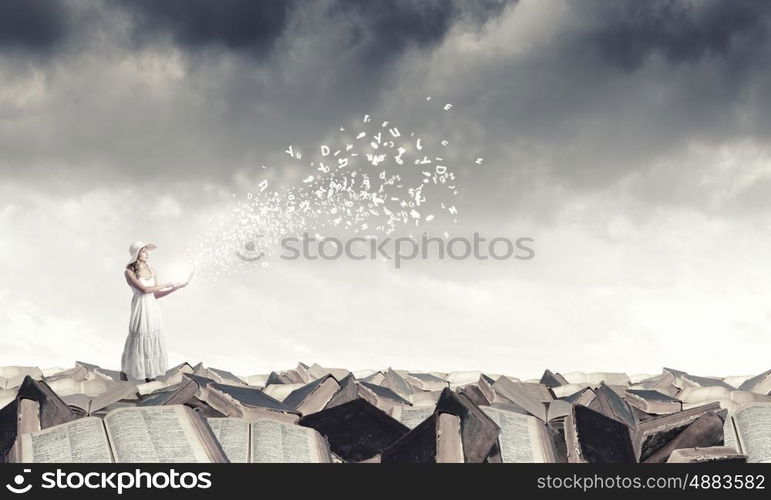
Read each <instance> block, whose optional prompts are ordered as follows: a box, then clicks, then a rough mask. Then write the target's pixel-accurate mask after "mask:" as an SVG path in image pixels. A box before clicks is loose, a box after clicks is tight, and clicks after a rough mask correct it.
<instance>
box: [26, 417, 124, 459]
mask: <svg viewBox="0 0 771 500" xmlns="http://www.w3.org/2000/svg"><path fill="white" fill-rule="evenodd" d="M21 448H22V451H21V459H22V461H23V462H34V463H51V462H66V463H70V462H71V463H84V462H85V463H88V462H93V463H110V462H112V456H111V454H110V445H109V443H108V441H107V435H106V434H105V431H104V426H103V425H102V420H101V419H99V418H96V417H86V418H81V419H78V420H74V421H72V422H67V423H65V424H60V425H57V426H54V427H49V428H48V429H44V430H42V431H39V432H33V433H31V434H22V436H21Z"/></svg>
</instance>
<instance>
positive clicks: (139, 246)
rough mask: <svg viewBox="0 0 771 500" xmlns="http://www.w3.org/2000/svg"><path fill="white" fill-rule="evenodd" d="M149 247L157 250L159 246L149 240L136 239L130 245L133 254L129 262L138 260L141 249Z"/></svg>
mask: <svg viewBox="0 0 771 500" xmlns="http://www.w3.org/2000/svg"><path fill="white" fill-rule="evenodd" d="M145 247H147V249H148V250H155V249H156V248H158V246H157V245H156V244H155V243H150V242H149V241H146V242H145V241H135V242H134V243H132V244H131V246H130V247H129V253H130V254H131V260H130V261H128V263H129V264H133V263H134V262H136V261H137V257H139V251H140V250H142V249H143V248H145Z"/></svg>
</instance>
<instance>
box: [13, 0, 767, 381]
mask: <svg viewBox="0 0 771 500" xmlns="http://www.w3.org/2000/svg"><path fill="white" fill-rule="evenodd" d="M769 21H771V4H770V3H768V2H764V1H741V0H740V1H733V2H725V1H707V0H705V1H686V0H681V1H653V0H652V1H646V2H639V1H636V0H628V1H626V0H604V1H589V0H587V1H582V2H566V1H553V0H520V1H519V2H511V1H500V0H482V1H473V2H472V1H463V0H452V1H449V0H374V1H367V2H362V1H358V0H320V1H314V2H300V1H289V0H287V1H275V0H264V1H263V0H259V1H257V0H217V1H213V0H212V1H204V0H166V1H164V2H157V1H154V0H141V1H117V0H115V1H110V0H104V1H98V2H94V1H85V0H67V1H42V0H9V1H6V2H3V5H2V7H0V234H1V235H2V236H0V277H2V281H0V345H2V347H3V348H2V349H0V365H41V366H61V367H65V368H66V367H69V366H71V365H72V364H73V362H74V361H75V360H76V359H78V360H84V361H89V362H94V363H98V364H101V365H103V366H106V367H109V368H118V367H119V365H120V354H121V350H122V348H123V343H124V341H125V337H126V334H127V324H128V315H129V304H130V297H131V291H130V289H129V288H128V286H127V285H126V283H125V281H124V280H123V277H122V272H123V267H124V266H125V264H126V261H127V258H128V252H127V249H128V246H129V244H130V243H131V242H132V241H134V240H137V239H143V240H151V241H154V242H156V243H157V244H158V246H159V248H158V249H157V250H156V251H155V252H153V254H152V256H151V262H152V264H153V265H154V267H155V268H156V269H157V271H158V273H159V274H160V277H161V279H162V280H164V281H165V279H166V277H168V276H169V274H171V273H172V268H173V266H174V265H176V264H175V263H176V262H177V261H179V259H180V256H182V255H183V254H184V253H185V252H187V251H189V249H190V248H191V247H192V246H194V245H195V244H196V242H197V241H198V240H199V238H200V235H201V234H204V233H206V231H208V230H209V228H210V218H216V217H218V215H219V214H222V213H227V212H228V210H229V209H230V207H232V204H233V203H234V200H240V199H243V197H244V196H245V194H246V193H247V192H249V191H250V190H253V189H254V186H255V185H256V184H257V182H258V181H259V180H261V179H263V178H267V179H269V180H270V182H271V186H279V187H280V186H292V185H293V184H294V183H297V182H298V179H300V178H301V177H302V176H303V175H305V174H306V173H307V172H306V171H305V170H303V168H305V167H303V166H302V165H301V164H300V163H299V162H291V161H289V160H291V159H289V158H288V156H287V155H286V154H284V149H285V148H286V146H287V145H290V144H292V145H294V146H295V147H297V148H299V149H301V150H303V151H309V152H310V151H314V150H316V149H317V148H318V145H319V144H323V143H325V142H327V141H329V140H331V138H333V137H335V133H336V132H337V131H338V129H339V127H345V128H349V127H355V126H357V125H356V124H360V123H361V121H362V117H363V116H364V115H365V114H369V115H371V116H372V117H374V118H373V119H375V120H378V121H380V120H389V121H392V122H394V123H399V124H400V126H401V127H402V129H403V130H415V131H419V132H420V133H421V134H423V136H424V137H425V139H426V141H427V142H429V141H434V142H436V141H438V140H440V139H447V140H448V141H449V143H450V145H449V146H448V147H447V150H446V157H447V161H448V162H450V163H451V164H452V165H453V167H454V168H455V171H456V173H457V176H458V179H457V185H458V191H459V193H458V196H457V199H456V203H457V205H458V207H459V210H460V213H459V215H458V222H457V224H456V225H453V227H452V228H451V230H452V232H453V234H461V235H470V234H472V233H473V232H474V231H478V232H480V233H483V234H487V235H490V236H497V235H503V236H508V237H512V238H516V237H519V236H530V237H533V238H534V239H535V243H534V245H533V247H534V249H535V258H534V259H532V260H530V261H513V260H512V261H503V262H498V261H496V262H491V261H485V262H454V261H443V262H428V263H417V262H415V263H411V264H409V265H405V266H404V267H403V268H402V269H400V270H398V271H397V270H394V269H393V266H392V265H391V264H389V263H384V262H377V261H376V262H369V261H365V262H335V263H319V262H282V261H279V260H274V261H271V263H270V265H269V266H268V267H266V268H261V267H259V266H255V267H254V269H253V270H252V271H249V272H243V273H238V274H236V275H234V276H233V277H231V278H228V279H226V280H218V281H216V282H212V281H210V280H205V279H202V280H200V281H195V282H193V284H191V285H190V287H188V288H187V289H184V290H182V291H180V292H177V293H175V294H174V295H171V296H169V297H167V298H164V299H163V300H162V303H161V305H162V308H163V313H164V320H165V326H166V330H165V332H164V334H165V337H166V342H167V345H168V350H169V358H170V359H169V361H170V363H171V364H176V363H179V362H182V361H185V360H187V361H190V362H192V363H195V362H197V361H203V362H204V363H205V364H207V365H209V366H214V367H219V368H225V369H230V370H231V371H234V372H236V373H239V374H242V375H248V374H253V373H266V372H269V371H271V370H278V369H286V368H290V367H293V366H294V365H296V363H297V362H298V361H304V362H306V363H313V362H318V363H319V364H321V365H325V366H332V367H338V366H339V367H347V368H351V369H359V368H385V367H388V366H392V367H394V368H405V369H426V370H442V371H451V370H466V369H481V370H484V371H487V372H491V373H507V374H510V375H514V376H521V377H523V378H529V377H538V376H539V375H540V373H541V372H542V371H543V369H545V368H549V369H552V370H557V371H562V372H569V371H574V370H584V371H626V372H627V373H630V374H632V373H639V372H648V373H657V372H659V371H660V369H661V367H662V366H670V367H674V368H679V369H684V370H688V371H691V372H692V373H695V374H699V375H729V374H751V373H757V372H760V371H763V370H766V369H768V368H771V366H769V361H768V357H767V353H768V352H769V348H771V340H770V339H771V305H769V298H770V297H771V283H770V282H769V279H768V277H769V276H771V260H769V257H768V255H769V249H771V196H769V195H770V194H771V112H770V111H771V109H769V108H770V107H771V104H769V103H771V70H769V68H771V64H770V63H771V43H770V40H769V36H771V35H769V33H770V32H769V29H771V25H770V24H769ZM427 96H431V97H432V100H431V101H426V97H427ZM444 103H452V104H453V107H452V109H451V110H449V111H446V112H445V111H444V110H443V109H442V105H443V104H444ZM477 157H484V163H483V164H481V165H477V164H476V163H474V159H475V158H477ZM261 165H266V166H267V167H268V168H266V169H262V167H261ZM306 167H307V166H306ZM307 168H310V167H307ZM234 194H235V195H236V197H235V198H234V197H233V195H234ZM442 229H444V228H442ZM164 273H166V274H165V275H164Z"/></svg>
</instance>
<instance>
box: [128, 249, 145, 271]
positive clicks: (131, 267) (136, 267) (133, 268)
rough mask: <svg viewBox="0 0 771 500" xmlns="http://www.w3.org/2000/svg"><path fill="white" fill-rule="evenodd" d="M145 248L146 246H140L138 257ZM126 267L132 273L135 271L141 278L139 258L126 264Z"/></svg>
mask: <svg viewBox="0 0 771 500" xmlns="http://www.w3.org/2000/svg"><path fill="white" fill-rule="evenodd" d="M144 249H145V247H142V248H140V249H139V252H137V258H138V257H139V254H140V253H141V252H142V250H144ZM126 269H128V270H129V271H131V272H132V273H134V276H136V277H137V278H139V260H135V261H134V262H132V263H131V264H129V265H127V266H126Z"/></svg>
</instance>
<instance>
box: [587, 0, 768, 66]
mask: <svg viewBox="0 0 771 500" xmlns="http://www.w3.org/2000/svg"><path fill="white" fill-rule="evenodd" d="M576 6H577V8H578V9H580V10H583V11H585V12H587V13H590V15H591V16H592V17H593V18H594V19H596V23H595V24H594V26H592V27H591V28H590V29H588V30H587V32H586V33H585V34H584V36H583V37H582V38H583V39H582V40H579V43H586V44H589V45H590V46H591V47H592V48H593V49H594V50H596V51H597V52H598V53H599V54H601V55H602V57H603V58H604V59H605V60H607V61H608V62H610V63H611V64H614V65H618V66H619V67H621V68H623V69H625V70H634V69H637V68H639V67H640V66H641V65H642V64H644V63H645V60H646V59H647V58H648V57H650V56H651V55H653V54H656V53H659V54H662V55H663V56H664V57H666V58H667V59H668V60H669V61H671V62H674V63H682V62H687V61H693V60H696V59H700V58H702V57H709V56H717V57H725V56H727V55H728V54H729V53H731V54H732V55H733V56H734V58H735V56H736V52H737V51H739V52H743V51H746V50H754V49H757V48H758V47H759V46H761V45H762V44H763V43H765V41H766V37H767V35H768V33H767V29H768V26H767V23H768V15H769V13H770V12H771V4H769V3H768V2H764V1H762V0H739V1H736V2H723V1H720V0H707V1H699V2H689V1H676V0H653V1H646V2H635V1H634V0H621V1H616V2H607V1H602V0H594V1H591V2H582V3H579V4H577V5H576ZM745 62H746V61H745Z"/></svg>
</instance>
